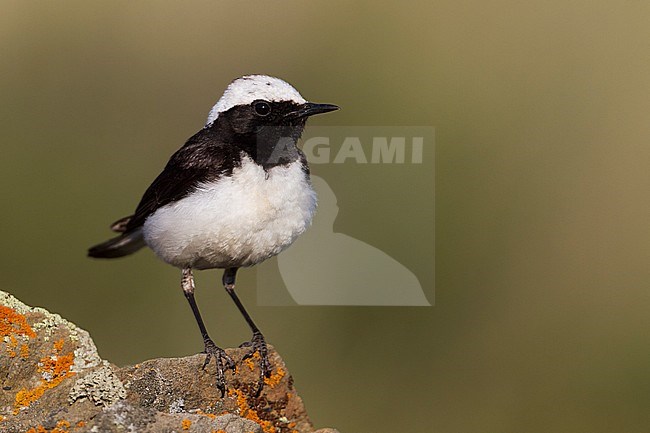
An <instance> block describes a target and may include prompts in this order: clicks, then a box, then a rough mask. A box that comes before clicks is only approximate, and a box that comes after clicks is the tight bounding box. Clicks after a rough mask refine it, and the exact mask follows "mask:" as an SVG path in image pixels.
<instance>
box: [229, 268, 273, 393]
mask: <svg viewBox="0 0 650 433" xmlns="http://www.w3.org/2000/svg"><path fill="white" fill-rule="evenodd" d="M236 274H237V268H228V269H226V270H225V271H224V273H223V286H224V288H225V289H226V292H228V294H229V295H230V297H231V298H232V300H233V301H234V302H235V305H237V308H238V309H239V311H240V312H241V314H242V316H244V319H246V323H248V326H250V328H251V331H253V338H251V341H247V342H245V343H243V344H241V345H240V346H239V347H250V348H251V349H250V351H249V352H248V353H247V354H246V355H244V359H247V358H250V357H252V356H253V355H254V354H255V352H257V353H258V354H259V355H260V380H259V387H258V393H259V392H260V391H261V390H262V387H263V386H264V378H265V377H269V376H270V375H271V364H270V363H269V359H268V350H267V347H266V341H265V340H264V336H263V335H262V333H261V332H260V330H259V328H258V327H257V326H256V325H255V322H253V319H251V316H249V315H248V312H246V309H245V308H244V305H243V304H242V303H241V301H240V300H239V298H238V297H237V294H236V293H235V275H236Z"/></svg>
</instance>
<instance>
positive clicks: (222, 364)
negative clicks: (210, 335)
mask: <svg viewBox="0 0 650 433" xmlns="http://www.w3.org/2000/svg"><path fill="white" fill-rule="evenodd" d="M204 353H205V354H206V356H205V361H204V362H203V367H202V369H203V370H205V367H206V366H207V365H208V364H209V363H210V360H211V359H212V357H214V359H215V362H216V364H217V388H218V389H219V391H221V398H223V397H224V396H225V395H226V377H225V375H224V373H225V369H231V370H234V369H235V362H234V361H233V360H232V358H230V356H228V354H227V353H226V352H225V350H223V349H222V348H220V347H219V346H217V345H216V344H214V342H213V341H212V340H209V339H208V340H206V341H205V350H204Z"/></svg>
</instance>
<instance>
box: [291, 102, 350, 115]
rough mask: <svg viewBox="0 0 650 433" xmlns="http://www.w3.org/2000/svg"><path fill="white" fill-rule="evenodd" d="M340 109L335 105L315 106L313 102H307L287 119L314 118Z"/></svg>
mask: <svg viewBox="0 0 650 433" xmlns="http://www.w3.org/2000/svg"><path fill="white" fill-rule="evenodd" d="M338 109H339V107H338V106H337V105H333V104H314V103H313V102H307V103H305V104H303V105H301V106H300V108H299V109H298V110H296V111H292V112H291V113H288V114H287V115H286V116H285V117H287V118H291V119H298V118H300V117H308V116H313V115H314V114H321V113H327V112H328V111H334V110H338Z"/></svg>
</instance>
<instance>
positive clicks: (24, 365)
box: [0, 291, 337, 433]
mask: <svg viewBox="0 0 650 433" xmlns="http://www.w3.org/2000/svg"><path fill="white" fill-rule="evenodd" d="M0 338H1V339H0V371H2V375H1V376H0V382H1V384H0V385H1V389H0V431H1V432H3V433H5V432H6V433H25V432H28V433H55V432H56V433H87V432H101V433H104V432H106V433H112V432H118V431H119V432H124V431H127V432H130V431H132V432H143V433H160V432H184V431H188V432H194V433H212V432H220V433H223V432H225V433H251V432H254V433H311V432H314V428H313V426H312V423H311V421H310V420H309V417H308V416H307V413H306V411H305V407H304V405H303V403H302V399H301V398H300V397H299V395H298V393H297V392H296V390H295V388H294V385H293V378H292V377H291V375H290V374H289V372H288V370H287V368H286V366H285V365H284V362H283V361H282V359H281V358H280V356H279V355H278V353H277V352H276V351H275V350H274V349H273V348H272V347H269V359H270V362H271V364H272V367H273V370H272V375H271V376H270V377H269V378H267V379H266V380H265V386H264V388H263V389H262V391H261V393H259V394H258V393H257V392H256V391H257V384H258V383H257V382H258V378H259V366H258V362H257V359H256V358H254V359H252V360H251V359H244V355H245V353H246V351H245V350H244V349H226V351H227V353H228V355H229V356H230V357H231V358H232V359H233V360H234V361H235V363H236V369H235V372H230V371H229V372H228V373H226V380H227V386H228V389H229V391H228V393H227V394H226V396H225V397H223V398H222V397H221V393H220V391H219V389H218V388H217V387H216V380H215V379H216V374H215V367H214V364H210V365H208V366H207V367H206V368H205V369H203V362H204V360H205V355H193V356H188V357H184V358H170V359H164V358H163V359H152V360H149V361H144V362H142V363H140V364H137V365H134V366H126V367H123V368H118V367H116V366H114V365H113V364H111V363H109V362H108V361H105V360H102V359H101V358H100V357H99V355H98V353H97V349H96V347H95V344H94V343H93V341H92V339H91V338H90V335H89V334H88V333H87V332H86V331H84V330H83V329H80V328H78V327H77V326H76V325H74V324H73V323H71V322H69V321H67V320H65V319H63V318H61V316H59V315H58V314H54V313H50V312H48V311H47V310H44V309H42V308H35V307H30V306H27V305H25V304H23V303H22V302H20V301H19V300H17V299H16V298H14V297H13V296H11V295H9V294H8V293H5V292H2V291H0ZM314 433H337V432H336V430H332V429H323V430H318V431H317V432H314Z"/></svg>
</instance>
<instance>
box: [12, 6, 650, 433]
mask: <svg viewBox="0 0 650 433" xmlns="http://www.w3.org/2000/svg"><path fill="white" fill-rule="evenodd" d="M648 23H650V4H649V3H647V2H642V1H621V2H611V1H572V2H566V1H548V2H536V3H533V2H516V1H487V2H479V1H472V2H467V1H433V2H427V3H424V2H422V3H411V4H409V3H397V2H395V3H378V2H354V3H353V2H340V1H333V0H329V1H311V2H249V3H241V2H219V1H204V2H182V3H181V2H173V3H172V2H162V1H149V2H130V1H111V2H103V3H100V2H82V1H76V2H73V1H68V2H63V1H60V2H31V1H8V0H3V1H2V2H1V3H0V95H1V97H2V103H1V104H0V119H1V127H0V142H1V149H2V156H1V159H0V197H1V198H2V219H1V224H0V233H1V239H2V248H1V249H0V263H2V264H1V265H0V266H1V269H2V274H1V277H2V284H1V285H2V289H5V290H8V291H10V292H12V293H13V294H15V295H16V296H17V297H19V298H20V299H21V300H23V301H24V302H26V303H29V304H32V305H40V306H44V307H46V308H48V309H49V310H51V311H55V312H58V313H60V314H61V315H63V316H64V317H66V318H68V319H70V320H72V321H74V322H76V323H77V324H79V325H80V326H82V327H83V328H85V329H87V330H89V331H90V332H91V334H92V335H93V337H94V339H95V341H96V343H97V345H98V347H99V350H100V353H101V354H102V356H104V357H106V358H108V359H110V360H111V361H113V362H115V363H118V364H126V363H134V362H137V361H140V360H143V359H146V358H152V357H160V356H180V355H184V354H190V353H195V352H196V351H198V350H199V349H200V348H201V341H200V337H199V335H198V332H197V331H196V329H195V327H196V325H195V323H194V321H193V319H192V317H191V313H190V311H189V308H188V306H187V305H186V302H185V300H184V298H183V296H182V293H181V291H180V289H179V286H178V280H179V275H178V271H177V270H175V269H173V268H172V267H169V266H166V265H164V264H162V263H161V262H159V261H157V260H156V259H155V258H154V257H153V255H152V254H151V253H150V252H145V253H140V254H137V255H136V256H134V257H132V258H130V259H129V260H122V261H115V262H112V263H107V262H99V261H91V260H88V259H86V258H85V249H86V248H87V247H88V246H89V245H90V244H92V243H94V242H97V241H101V240H103V239H104V238H105V237H107V235H109V232H108V230H107V224H109V223H111V222H112V221H113V220H114V219H116V218H118V217H121V216H123V215H126V214H128V213H129V212H130V211H131V210H132V209H133V207H134V206H135V204H136V203H137V201H138V199H139V198H140V195H141V194H142V192H143V190H144V188H145V187H146V186H147V185H148V184H149V182H150V181H151V180H152V179H153V177H154V176H155V175H156V174H157V173H158V172H159V170H160V169H161V168H162V166H163V165H164V163H165V162H166V161H167V159H168V157H169V155H170V154H171V153H172V152H173V151H174V150H175V149H176V148H178V147H179V146H180V144H182V143H183V142H184V140H185V139H186V138H187V137H189V136H190V135H191V134H193V133H194V132H195V131H196V130H198V129H199V128H200V127H202V125H203V123H204V120H205V117H206V115H207V112H208V110H209V108H210V107H211V106H212V105H213V104H214V102H215V101H216V99H217V98H218V97H219V96H220V95H221V93H222V91H223V89H224V87H225V85H226V84H227V83H228V82H229V81H230V80H231V79H233V78H234V77H237V76H240V75H243V74H247V73H267V74H270V75H277V76H280V77H282V78H284V79H286V80H287V81H289V82H291V83H293V84H294V85H295V86H296V87H297V88H298V89H299V90H300V91H301V93H302V94H303V95H305V96H306V97H307V98H310V99H314V100H317V101H320V102H332V103H336V104H339V105H341V106H342V107H343V108H344V109H343V110H342V111H340V112H338V113H336V114H334V115H328V116H322V117H319V118H318V119H314V120H313V121H312V122H313V123H314V124H318V125H432V126H435V127H436V197H435V205H436V262H435V267H436V281H435V283H436V299H435V302H436V305H435V306H434V307H430V308H370V307H367V308H353V307H347V308H331V307H309V308H306V307H256V306H255V293H254V291H253V290H244V289H241V290H240V293H241V295H240V296H241V297H242V299H243V301H244V302H245V303H246V304H247V305H249V306H250V311H251V314H252V315H253V317H255V318H256V320H257V321H258V322H259V324H260V327H262V329H263V330H264V331H265V333H266V335H267V336H268V337H269V340H270V341H271V342H272V343H273V344H274V345H275V346H276V347H277V348H278V349H279V351H280V352H281V353H282V354H283V356H284V358H285V360H286V362H287V364H288V366H289V368H290V370H291V372H292V373H293V375H294V377H295V380H296V386H297V387H298V390H299V392H300V393H301V395H302V396H303V398H304V399H305V402H306V405H307V408H308V410H309V413H310V415H311V416H312V418H313V420H314V422H315V424H316V425H317V426H334V427H337V428H339V429H340V430H341V432H342V433H352V432H377V433H383V432H394V431H405V432H406V431H408V432H546V431H570V432H587V431H588V432H611V431H625V432H637V431H638V432H642V431H643V432H645V431H648V426H650V411H649V410H648V407H650V314H648V311H649V309H650V290H649V285H650V278H649V277H650V275H649V271H648V269H649V266H648V263H650V231H649V227H648V220H649V217H650V204H649V200H648V198H649V197H648V193H649V191H650V188H649V187H650V170H649V166H650V146H649V138H650V119H649V117H650V97H649V96H650V26H649V25H648ZM319 170H326V168H321V169H319ZM321 174H323V175H324V177H326V176H325V175H326V173H325V172H324V171H323V172H322V173H321ZM328 181H329V179H328ZM330 185H331V186H332V188H333V189H334V190H335V191H337V197H338V199H339V206H340V208H341V214H340V215H339V218H343V222H345V218H351V219H353V216H352V215H350V213H347V214H346V212H345V197H346V193H345V190H346V188H348V189H350V190H353V189H354V185H355V184H354V183H350V179H334V180H333V182H330ZM360 185H362V186H363V187H364V188H367V191H366V193H367V197H368V202H369V203H373V200H379V201H380V200H381V197H382V196H381V195H377V194H374V191H373V189H372V188H371V187H372V185H366V184H364V183H360ZM399 188H400V189H401V191H402V194H412V195H414V196H417V194H418V189H417V188H416V187H414V186H412V185H409V186H408V188H404V186H403V185H402V186H399ZM373 194H374V195H373ZM377 206H384V207H389V205H385V204H381V203H378V204H377ZM379 209H381V207H380V208H379ZM409 211H413V210H409ZM348 222H349V223H350V224H352V226H354V224H357V225H358V227H359V228H360V230H363V228H364V227H366V225H367V224H374V229H375V230H378V229H382V228H383V225H382V224H383V223H382V220H381V218H377V219H376V220H374V221H370V222H368V221H362V222H355V221H353V220H350V221H348ZM348 234H353V235H354V233H348ZM418 247H419V246H418V244H417V243H414V244H413V245H407V246H406V248H418ZM422 248H426V246H422ZM432 265H433V264H432ZM219 278H220V276H219V274H217V273H216V272H214V271H212V272H204V273H202V274H200V275H199V278H198V282H197V284H198V287H199V289H198V301H199V303H200V305H201V308H202V309H203V311H204V315H205V317H206V319H207V323H208V326H209V328H210V329H211V330H212V332H213V334H214V336H215V338H216V339H217V340H218V341H219V342H220V343H222V344H224V345H228V346H231V345H236V344H238V343H239V342H241V341H243V340H244V339H247V338H248V337H249V335H248V330H247V329H246V326H245V324H244V323H243V320H242V319H241V318H240V317H239V315H238V313H237V311H236V309H235V308H234V307H233V306H232V305H231V303H230V301H229V300H228V299H227V298H226V295H225V294H224V293H223V290H222V289H221V288H220V287H219ZM254 283H255V282H254V273H252V272H244V273H242V275H241V279H240V280H239V287H253V286H254Z"/></svg>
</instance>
